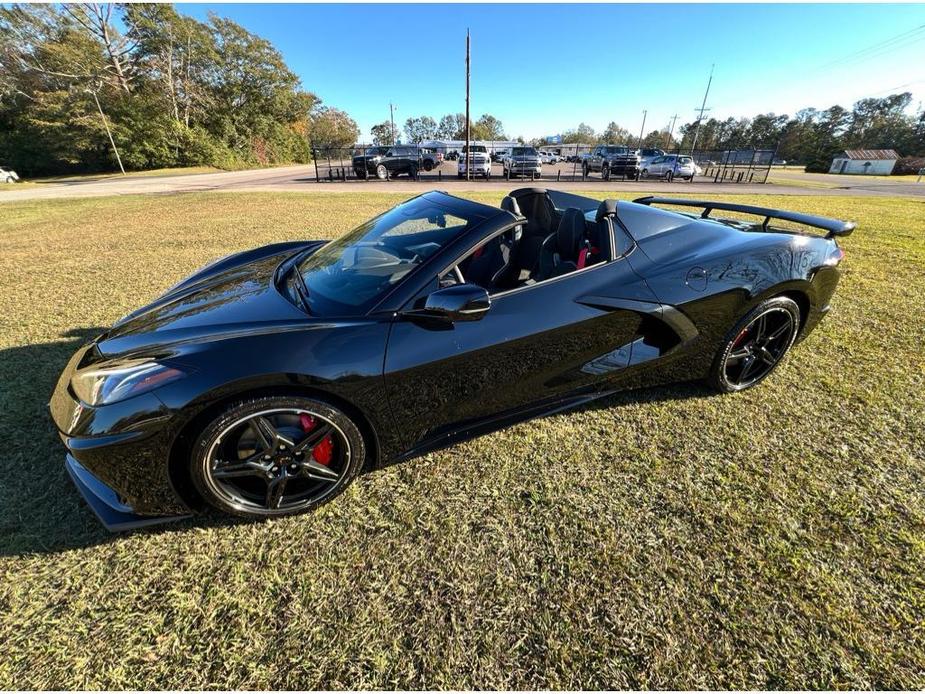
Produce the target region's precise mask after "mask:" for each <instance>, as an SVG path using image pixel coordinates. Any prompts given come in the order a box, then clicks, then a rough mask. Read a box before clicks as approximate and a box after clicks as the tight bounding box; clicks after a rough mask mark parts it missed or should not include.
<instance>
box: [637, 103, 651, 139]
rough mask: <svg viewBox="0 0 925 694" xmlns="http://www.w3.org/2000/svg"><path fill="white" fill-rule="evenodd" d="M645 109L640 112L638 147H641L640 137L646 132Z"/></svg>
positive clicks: (646, 113)
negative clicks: (640, 124) (640, 123)
mask: <svg viewBox="0 0 925 694" xmlns="http://www.w3.org/2000/svg"><path fill="white" fill-rule="evenodd" d="M648 113H649V112H648V111H647V110H646V109H643V110H642V127H641V128H639V146H640V147H642V135H643V133H644V132H645V131H646V115H648Z"/></svg>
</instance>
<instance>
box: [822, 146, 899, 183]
mask: <svg viewBox="0 0 925 694" xmlns="http://www.w3.org/2000/svg"><path fill="white" fill-rule="evenodd" d="M898 159H899V154H898V153H897V152H896V150H895V149H846V150H845V151H844V152H842V153H841V154H839V155H838V156H837V157H835V158H834V159H833V160H832V166H830V167H829V173H833V174H859V175H865V174H866V175H870V176H872V175H875V174H876V175H880V176H889V175H890V174H891V173H893V167H894V166H896V162H897V160H898Z"/></svg>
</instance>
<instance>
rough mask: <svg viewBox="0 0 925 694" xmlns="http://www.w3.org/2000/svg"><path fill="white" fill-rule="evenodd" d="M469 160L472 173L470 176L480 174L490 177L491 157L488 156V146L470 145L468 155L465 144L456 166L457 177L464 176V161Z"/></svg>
mask: <svg viewBox="0 0 925 694" xmlns="http://www.w3.org/2000/svg"><path fill="white" fill-rule="evenodd" d="M467 161H468V162H471V164H472V173H471V175H470V178H474V177H475V176H482V177H484V178H491V157H489V156H488V148H487V147H486V146H485V145H471V146H470V147H469V151H468V156H467V152H466V148H465V146H463V148H462V154H460V155H459V164H457V166H456V175H457V176H458V177H459V178H465V177H466V162H467Z"/></svg>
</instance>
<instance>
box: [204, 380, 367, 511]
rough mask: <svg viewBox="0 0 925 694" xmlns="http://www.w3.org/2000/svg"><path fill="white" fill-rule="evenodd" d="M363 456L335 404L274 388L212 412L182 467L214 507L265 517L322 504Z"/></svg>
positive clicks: (354, 431)
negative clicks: (281, 392)
mask: <svg viewBox="0 0 925 694" xmlns="http://www.w3.org/2000/svg"><path fill="white" fill-rule="evenodd" d="M258 427H262V428H263V433H262V434H258ZM271 432H272V433H271ZM312 432H314V433H312ZM274 434H275V436H274ZM319 437H320V438H319ZM314 439H317V440H314ZM270 441H272V443H270V444H268V442H270ZM303 444H304V445H306V446H309V445H310V447H306V448H304V449H300V446H302V445H303ZM319 451H320V454H319ZM271 453H272V455H271ZM220 461H221V462H220ZM365 461H366V446H365V443H364V440H363V435H362V433H361V432H360V429H359V427H358V426H357V425H356V424H355V423H354V422H353V420H351V419H350V417H348V416H347V415H346V414H344V413H343V412H342V411H341V410H339V409H338V408H337V407H334V406H333V405H331V404H329V403H327V402H324V401H323V400H319V399H316V398H309V397H304V396H299V395H278V396H266V397H255V398H245V399H243V400H239V401H237V402H235V403H233V404H231V405H229V406H228V407H227V408H226V409H225V410H224V411H223V412H221V413H220V414H219V415H217V416H216V417H215V418H214V419H213V420H212V421H211V422H210V423H209V424H207V425H206V427H205V428H204V429H203V431H202V433H201V434H200V435H199V436H198V438H197V439H196V442H195V443H194V444H193V448H192V452H191V455H190V473H191V478H192V481H193V485H194V486H195V488H196V490H197V491H198V492H199V494H200V495H201V496H202V498H203V499H204V500H205V501H206V503H208V504H209V505H210V506H211V507H213V508H215V509H216V510H218V511H221V512H222V513H226V514H230V515H234V516H243V517H248V518H272V517H276V516H288V515H293V514H297V513H304V512H306V511H310V510H312V509H315V508H317V507H318V506H321V505H322V504H325V503H327V502H328V501H330V500H331V499H333V498H334V497H336V496H337V495H338V494H340V493H341V492H342V491H343V490H344V489H346V488H347V487H348V486H349V485H350V483H351V482H352V481H353V480H354V478H355V477H356V476H357V474H358V473H359V472H360V470H362V469H363V465H364V464H365ZM287 490H288V491H287ZM287 497H290V498H288V499H287Z"/></svg>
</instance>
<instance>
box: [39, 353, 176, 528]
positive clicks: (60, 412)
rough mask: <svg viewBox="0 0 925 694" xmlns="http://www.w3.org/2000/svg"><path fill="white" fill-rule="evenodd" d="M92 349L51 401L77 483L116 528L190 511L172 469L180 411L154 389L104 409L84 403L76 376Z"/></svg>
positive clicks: (70, 368)
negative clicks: (76, 392) (173, 479)
mask: <svg viewBox="0 0 925 694" xmlns="http://www.w3.org/2000/svg"><path fill="white" fill-rule="evenodd" d="M90 349H92V345H87V346H85V347H83V348H81V349H80V350H78V352H77V353H76V354H75V355H74V356H73V357H72V358H71V361H70V362H69V363H68V365H67V367H65V369H64V372H63V373H62V374H61V377H60V379H59V380H58V385H57V386H56V387H55V391H54V393H53V394H52V397H51V401H50V402H49V410H50V412H51V417H52V420H53V421H54V423H55V426H56V427H57V429H58V433H59V435H60V436H61V440H62V441H63V443H64V445H65V448H66V449H67V454H68V455H67V459H66V460H67V463H66V464H67V467H68V472H69V473H70V474H71V478H72V479H73V480H74V483H75V485H76V486H77V488H78V489H79V490H80V492H81V494H83V496H84V498H85V499H86V500H87V503H88V504H89V505H90V507H91V508H92V509H93V510H94V512H95V513H96V514H97V516H98V517H99V518H100V520H101V521H102V523H103V525H105V526H106V527H107V528H110V529H125V528H128V527H139V524H141V525H145V524H147V523H146V522H143V521H142V520H141V519H142V517H148V518H150V522H163V521H164V520H168V519H170V518H175V517H184V516H187V515H189V513H190V511H189V508H187V506H186V504H185V503H184V502H183V500H182V499H181V498H180V496H179V495H178V494H177V492H176V491H175V490H174V488H173V485H172V483H171V480H170V474H169V469H168V455H169V449H170V443H171V441H172V440H173V435H174V433H175V432H174V431H173V430H172V426H173V425H174V424H175V417H174V414H175V413H174V412H173V411H171V410H170V409H168V408H167V407H166V406H165V405H164V403H163V402H161V400H160V399H159V398H158V397H157V396H156V395H154V394H153V393H150V392H149V393H143V394H141V395H137V396H135V397H132V398H129V399H127V400H123V401H121V402H115V403H112V404H110V405H102V406H99V407H91V406H89V405H87V404H85V403H83V402H81V401H80V400H79V399H78V398H77V397H75V396H74V394H73V392H72V391H71V387H70V382H71V376H72V374H73V372H74V370H75V369H76V368H77V366H78V365H79V364H80V363H81V362H82V360H83V359H84V357H85V355H86V353H87V352H88V351H89V350H90ZM107 490H108V491H107ZM107 509H108V510H107ZM114 514H115V515H114ZM119 514H121V515H119ZM128 516H132V518H133V520H131V519H129V517H128Z"/></svg>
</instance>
